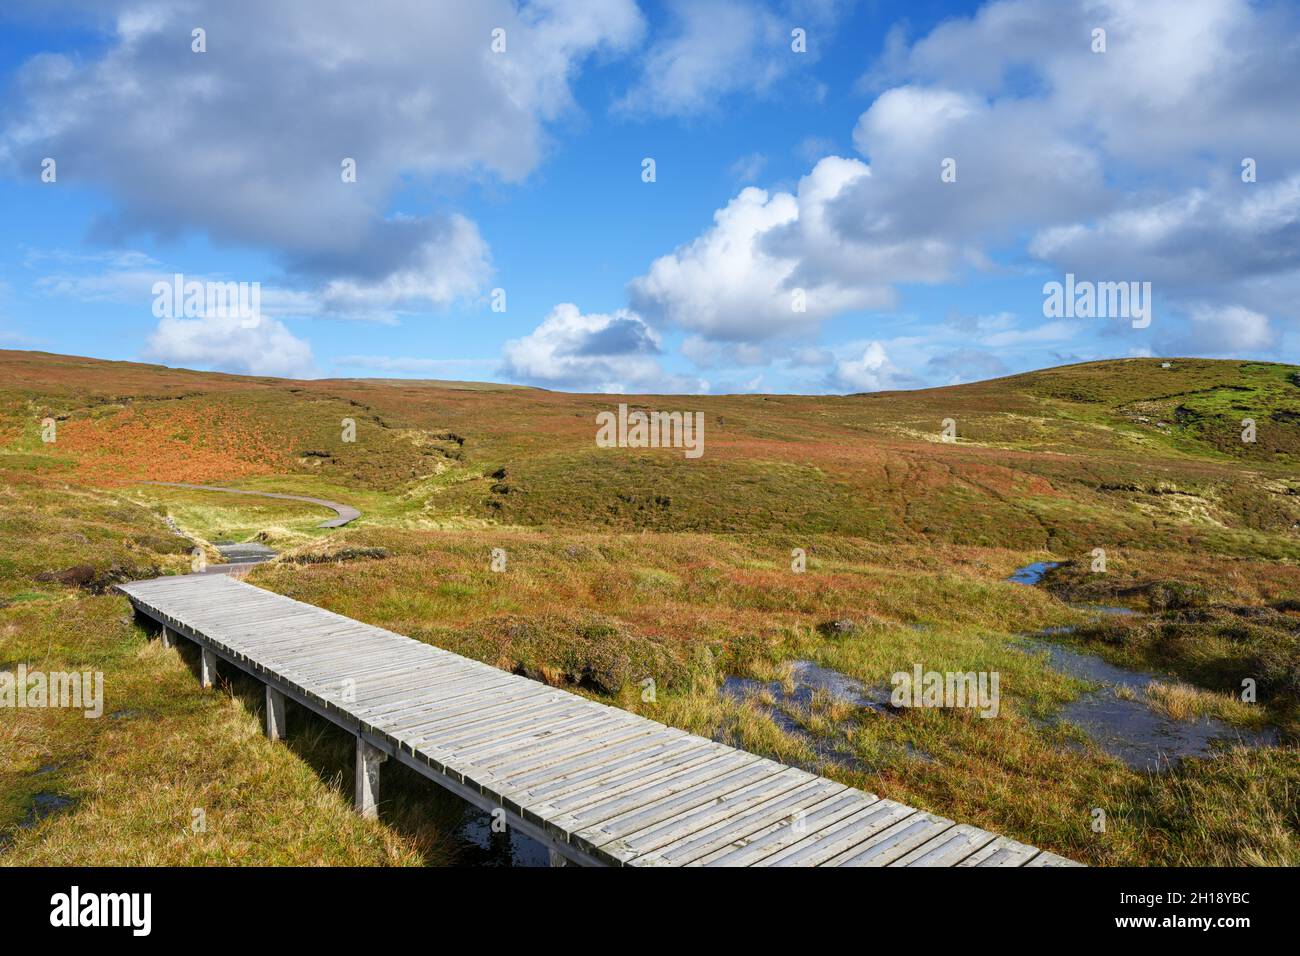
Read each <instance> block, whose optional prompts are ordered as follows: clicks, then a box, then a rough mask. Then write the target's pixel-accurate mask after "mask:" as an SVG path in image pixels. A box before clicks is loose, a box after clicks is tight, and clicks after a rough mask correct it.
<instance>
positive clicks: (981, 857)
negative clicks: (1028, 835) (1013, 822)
mask: <svg viewBox="0 0 1300 956" xmlns="http://www.w3.org/2000/svg"><path fill="white" fill-rule="evenodd" d="M1038 853H1039V850H1038V848H1037V847H1032V846H1029V845H1027V844H1024V843H1017V842H1016V841H1015V840H1010V839H1008V838H1006V837H998V838H997V839H996V840H994V841H993V842H992V843H987V844H985V845H984V846H983V847H981V848H980V849H978V850H976V851H975V852H974V853H972V854H971V855H970V856H968V857H966V859H964V860H962V861H961V862H960V863H958V864H957V865H958V866H1024V865H1025V864H1026V863H1028V862H1029V861H1030V860H1032V859H1033V858H1034V857H1035V856H1037V855H1038Z"/></svg>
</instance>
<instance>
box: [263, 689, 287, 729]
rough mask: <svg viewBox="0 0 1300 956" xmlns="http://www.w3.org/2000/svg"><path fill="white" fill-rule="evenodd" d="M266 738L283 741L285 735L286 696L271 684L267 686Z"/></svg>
mask: <svg viewBox="0 0 1300 956" xmlns="http://www.w3.org/2000/svg"><path fill="white" fill-rule="evenodd" d="M266 736H267V737H268V738H269V739H271V740H283V739H284V737H285V733H284V694H282V693H280V692H279V691H278V690H276V689H275V688H274V687H272V686H271V685H270V684H267V685H266Z"/></svg>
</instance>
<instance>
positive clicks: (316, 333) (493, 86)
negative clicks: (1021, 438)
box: [0, 0, 1300, 393]
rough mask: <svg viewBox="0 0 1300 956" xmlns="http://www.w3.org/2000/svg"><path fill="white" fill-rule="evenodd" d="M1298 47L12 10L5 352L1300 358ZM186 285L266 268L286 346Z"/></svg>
mask: <svg viewBox="0 0 1300 956" xmlns="http://www.w3.org/2000/svg"><path fill="white" fill-rule="evenodd" d="M272 6H273V7H274V10H271V9H269V8H271V7H272ZM354 7H355V8H359V9H354ZM1298 26H1300V15H1298V14H1297V10H1296V7H1295V5H1294V4H1284V3H1249V2H1246V0H1196V2H1192V3H1187V2H1183V0H1178V2H1174V0H1140V2H1139V0H1077V2H1076V0H996V2H991V3H941V2H929V0H910V2H905V3H891V2H871V0H861V2H857V3H853V2H849V0H767V2H747V3H741V2H738V0H698V2H695V3H689V4H687V3H673V2H666V3H649V2H641V3H639V4H638V3H636V2H634V0H588V2H586V3H567V2H562V0H551V2H536V3H524V4H518V3H511V2H506V0H485V2H482V3H476V4H463V3H418V4H417V3H399V2H395V0H394V2H387V0H380V2H375V3H370V4H364V5H357V4H353V3H350V2H346V3H345V2H342V0H314V2H305V0H304V2H292V0H290V2H285V3H281V4H276V5H267V4H263V3H256V2H252V0H230V2H224V3H203V2H185V0H176V2H170V3H168V2H156V0H152V2H132V0H122V2H118V0H105V2H100V3H89V2H61V0H54V2H45V3H36V2H30V3H29V2H27V0H18V2H16V3H14V4H10V5H8V6H7V7H6V10H5V11H4V12H3V13H0V83H2V84H3V85H4V93H3V97H2V98H0V210H3V215H2V216H0V348H31V349H41V350H46V351H54V352H63V353H72V354H82V355H93V356H97V357H103V358H114V359H134V360H146V361H154V362H161V363H164V364H169V365H181V366H187V367H196V368H213V369H220V370H227V371H235V372H246V373H253V374H274V375H290V376H304V377H314V376H335V375H349V376H409V377H422V378H460V379H474V380H498V381H515V382H522V383H528V384H536V385H541V386H544V387H550V388H561V389H569V390H591V391H626V392H637V391H651V392H660V391H671V392H704V391H707V392H713V393H720V392H737V391H770V392H844V391H864V390H875V389H880V388H911V387H919V386H924V385H942V384H949V383H953V382H960V381H971V380H976V379H981V378H987V377H991V376H994V375H998V374H1006V373H1010V372H1016V371H1022V370H1025V369H1030V368H1040V367H1044V366H1050V365H1057V364H1063V363H1066V362H1071V361H1082V360H1088V359H1095V358H1106V357H1121V356H1129V355H1202V356H1209V357H1245V358H1261V359H1270V360H1277V361H1296V360H1297V358H1300V354H1298V353H1300V333H1298V332H1297V322H1298V320H1300V124H1297V123H1296V121H1295V118H1296V116H1297V115H1300V42H1298V41H1297V38H1298V37H1300V30H1298V29H1297V27H1298ZM498 27H499V28H501V29H504V30H505V49H504V50H503V51H497V50H493V49H492V48H491V43H492V31H493V30H494V29H496V28H498ZM195 28H202V29H203V30H204V31H205V37H204V39H205V45H206V50H205V51H204V52H195V51H194V50H193V49H192V44H193V40H192V31H193V30H194V29H195ZM796 29H798V30H802V31H804V35H805V36H806V51H804V52H800V51H796V50H795V49H793V48H792V47H793V46H794V45H795V44H794V41H793V39H792V33H791V31H792V30H796ZM1097 30H1104V31H1105V36H1104V49H1098V48H1097V47H1098V43H1099V41H1098V35H1097V34H1096V32H1095V31H1097ZM345 157H350V158H353V159H355V160H356V161H357V170H358V175H357V181H356V182H355V183H345V182H343V181H342V177H341V176H340V162H341V161H342V159H343V158H345ZM46 158H52V159H54V160H55V163H56V166H55V170H56V176H57V178H56V179H55V181H54V182H43V181H42V178H41V173H42V162H43V160H45V159H46ZM646 158H652V159H653V160H654V162H655V181H654V182H644V181H643V177H642V163H643V160H644V159H646ZM948 159H951V160H954V165H953V168H954V169H955V179H954V180H953V181H944V179H943V177H942V176H941V169H942V164H943V163H944V161H945V160H948ZM1247 160H1250V161H1251V163H1250V165H1251V166H1252V167H1253V169H1254V176H1253V177H1249V176H1243V165H1242V164H1243V162H1245V161H1247ZM175 273H182V274H184V275H185V276H186V278H187V279H191V280H197V281H203V282H207V281H238V282H250V283H251V282H257V283H260V286H261V293H262V313H261V316H260V320H259V321H258V322H256V323H255V324H252V325H251V327H250V325H249V323H246V322H241V321H239V320H238V318H237V317H233V316H227V315H190V316H186V315H161V316H160V315H158V314H156V310H155V296H154V293H153V284H154V283H155V282H156V281H159V280H161V279H170V277H171V276H172V275H173V274H175ZM1066 273H1072V274H1075V275H1076V276H1078V277H1079V279H1080V280H1083V281H1096V282H1123V283H1130V282H1136V283H1139V284H1141V283H1148V282H1149V283H1150V289H1151V298H1152V310H1151V319H1152V320H1151V322H1150V324H1149V325H1148V326H1146V327H1135V325H1137V324H1139V323H1134V322H1131V321H1129V319H1128V318H1127V317H1125V316H1102V317H1096V318H1068V319H1056V318H1052V317H1048V316H1046V315H1045V314H1044V305H1043V304H1044V292H1043V287H1044V283H1046V282H1051V281H1063V280H1064V277H1065V275H1066ZM1139 287H1140V286H1139ZM497 289H500V290H504V293H505V303H506V307H505V311H504V312H500V311H494V310H493V309H492V307H491V303H492V301H493V290H497ZM799 299H802V302H803V305H804V307H803V309H802V310H799V309H798V308H797V307H796V305H795V303H796V301H797V300H799Z"/></svg>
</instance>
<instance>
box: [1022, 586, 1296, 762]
mask: <svg viewBox="0 0 1300 956" xmlns="http://www.w3.org/2000/svg"><path fill="white" fill-rule="evenodd" d="M1059 564H1060V562H1053V561H1036V562H1035V563H1033V564H1028V565H1025V566H1024V567H1023V568H1018V569H1017V570H1016V572H1015V573H1014V574H1012V575H1011V577H1010V578H1008V579H1007V580H1009V581H1014V582H1016V583H1017V584H1028V585H1034V584H1037V583H1038V582H1039V581H1041V580H1042V578H1043V575H1044V574H1046V573H1047V572H1048V571H1050V570H1051V569H1052V568H1055V567H1058V566H1059ZM1072 606H1073V607H1076V608H1078V609H1079V610H1081V611H1092V612H1094V613H1098V614H1114V615H1130V614H1137V613H1138V612H1137V611H1134V610H1133V609H1132V608H1126V607H1108V606H1105V605H1095V604H1076V605H1072ZM1073 632H1074V628H1072V627H1066V626H1058V627H1049V628H1045V629H1044V630H1042V631H1041V632H1039V635H1038V637H1040V638H1041V637H1056V636H1062V635H1066V634H1071V633H1073ZM1029 646H1030V647H1031V648H1032V649H1034V650H1040V651H1046V652H1047V654H1048V660H1049V663H1050V664H1051V666H1052V667H1053V668H1054V669H1055V670H1057V671H1060V672H1061V673H1063V674H1069V675H1071V676H1073V677H1079V678H1082V679H1083V680H1088V681H1092V682H1094V683H1098V684H1101V685H1102V686H1101V688H1100V689H1098V690H1095V691H1092V692H1090V693H1087V694H1084V695H1083V696H1082V697H1079V698H1078V699H1077V700H1074V701H1071V702H1070V703H1068V704H1066V705H1065V706H1064V707H1062V708H1061V711H1060V713H1059V714H1058V715H1057V718H1058V719H1060V720H1065V721H1069V722H1070V723H1072V724H1075V725H1076V726H1078V727H1080V728H1082V729H1083V730H1084V731H1085V732H1086V733H1087V734H1088V736H1089V737H1091V738H1092V739H1093V740H1094V741H1096V743H1097V745H1098V746H1100V747H1101V748H1102V749H1103V750H1105V751H1106V752H1107V753H1108V754H1111V755H1112V756H1115V757H1118V758H1119V759H1120V760H1123V761H1124V762H1125V763H1126V764H1128V765H1129V766H1130V767H1133V768H1134V769H1137V770H1148V769H1150V770H1160V769H1162V768H1165V767H1168V766H1170V765H1172V764H1175V763H1177V762H1178V761H1179V760H1181V759H1182V758H1184V757H1202V756H1205V755H1207V754H1210V753H1213V752H1214V750H1215V745H1216V743H1219V742H1221V743H1224V744H1229V745H1230V744H1234V743H1241V744H1244V745H1246V746H1248V747H1271V746H1275V745H1276V744H1277V742H1278V731H1277V728H1275V727H1270V728H1267V729H1265V730H1247V729H1244V728H1241V727H1234V726H1232V725H1231V724H1226V723H1224V722H1223V721H1221V720H1217V719H1215V718H1213V717H1197V718H1195V719H1192V720H1175V719H1174V718H1172V717H1169V716H1167V715H1165V714H1163V713H1161V712H1160V711H1158V710H1156V709H1154V708H1152V707H1151V706H1150V705H1149V704H1148V703H1147V697H1146V688H1147V685H1148V684H1150V683H1152V682H1153V681H1159V682H1162V683H1165V682H1168V681H1169V678H1168V677H1160V676H1159V675H1156V674H1146V673H1143V672H1142V671H1131V670H1126V669H1124V668H1122V667H1116V666H1115V665H1114V664H1110V663H1107V662H1106V661H1105V660H1104V659H1103V658H1101V657H1098V656H1097V655H1096V654H1088V653H1086V652H1084V651H1080V650H1077V649H1075V648H1071V647H1065V646H1063V645H1061V644H1057V643H1055V642H1053V641H1046V640H1038V639H1035V638H1030V639H1029ZM1120 688H1123V689H1124V690H1125V691H1126V692H1131V696H1132V699H1129V696H1128V695H1127V694H1126V696H1123V697H1121V696H1119V694H1118V693H1117V690H1119V689H1120Z"/></svg>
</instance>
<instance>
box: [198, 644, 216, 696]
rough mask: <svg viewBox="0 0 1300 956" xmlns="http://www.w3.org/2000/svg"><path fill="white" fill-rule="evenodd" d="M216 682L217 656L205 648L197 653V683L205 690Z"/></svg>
mask: <svg viewBox="0 0 1300 956" xmlns="http://www.w3.org/2000/svg"><path fill="white" fill-rule="evenodd" d="M216 680H217V655H216V654H214V653H212V651H210V650H208V649H207V648H206V647H204V648H200V651H199V683H200V684H202V685H203V688H204V689H205V690H206V689H207V688H209V687H211V686H212V685H213V684H214V683H216Z"/></svg>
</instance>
